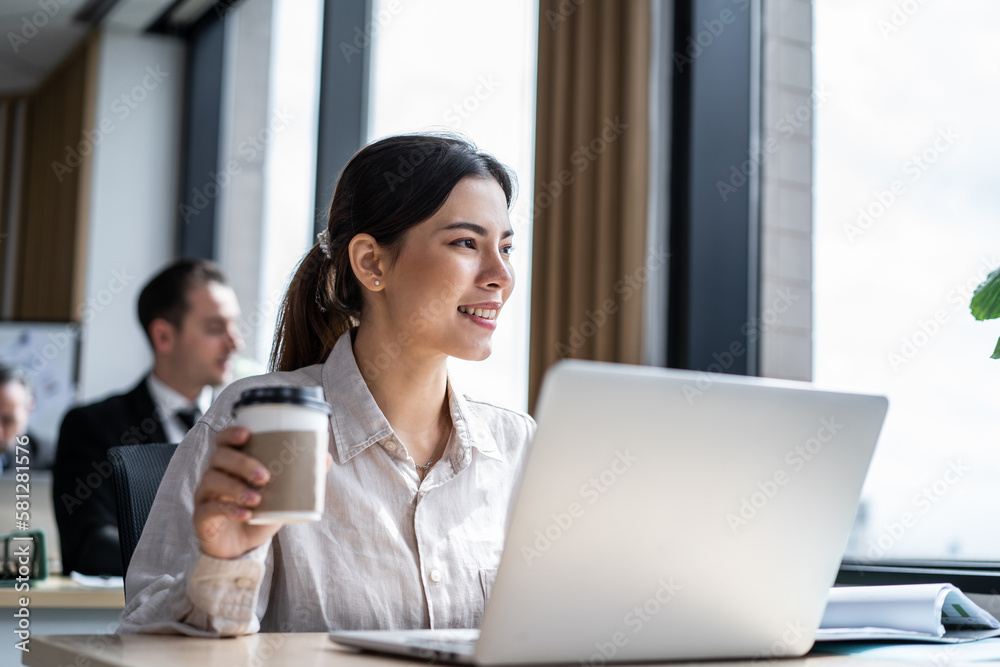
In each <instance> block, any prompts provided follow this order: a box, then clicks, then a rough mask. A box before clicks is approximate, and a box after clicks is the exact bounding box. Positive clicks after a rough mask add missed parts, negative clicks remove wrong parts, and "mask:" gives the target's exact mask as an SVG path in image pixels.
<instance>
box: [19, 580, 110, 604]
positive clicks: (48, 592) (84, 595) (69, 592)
mask: <svg viewBox="0 0 1000 667" xmlns="http://www.w3.org/2000/svg"><path fill="white" fill-rule="evenodd" d="M30 584H31V590H30V591H29V592H27V593H22V592H19V591H16V590H14V587H13V586H9V587H8V586H4V587H0V607H19V606H21V605H20V603H19V602H18V600H19V599H20V598H22V597H27V598H30V599H31V604H30V606H31V607H50V608H59V609H66V608H83V609H124V608H125V591H124V590H123V589H121V588H88V587H87V586H83V585H81V584H78V583H76V582H75V581H73V580H72V579H70V578H69V577H63V576H51V577H48V578H47V579H43V580H42V581H32V582H30Z"/></svg>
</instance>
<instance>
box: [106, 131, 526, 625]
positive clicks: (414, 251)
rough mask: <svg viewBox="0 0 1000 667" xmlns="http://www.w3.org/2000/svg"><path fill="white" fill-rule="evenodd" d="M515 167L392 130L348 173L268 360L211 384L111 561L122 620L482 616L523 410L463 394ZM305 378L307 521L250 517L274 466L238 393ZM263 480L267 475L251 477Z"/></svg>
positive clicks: (500, 263)
mask: <svg viewBox="0 0 1000 667" xmlns="http://www.w3.org/2000/svg"><path fill="white" fill-rule="evenodd" d="M513 188H514V183H513V174H512V173H510V172H509V171H508V169H507V168H506V167H504V166H503V165H501V164H500V163H499V162H498V161H497V160H496V159H495V158H494V157H492V156H490V155H488V154H486V153H482V152H480V151H478V150H477V149H476V147H475V146H473V145H472V144H470V143H468V142H466V141H464V140H461V139H459V138H456V137H449V136H436V135H407V136H397V137H389V138H386V139H383V140H380V141H378V142H375V143H374V144H371V145H369V146H367V147H365V148H363V149H362V150H360V151H359V152H358V153H357V154H355V155H354V156H353V157H352V158H351V160H350V161H349V162H348V164H347V165H346V166H345V167H344V170H343V171H342V173H341V175H340V178H339V180H338V183H337V187H336V190H335V193H334V196H333V201H332V203H331V205H330V213H329V218H328V219H329V222H328V224H327V228H326V229H325V230H324V231H323V232H321V233H320V234H319V243H318V244H317V245H315V246H314V247H313V248H312V249H311V250H310V251H309V252H308V253H307V254H306V255H305V257H304V258H303V259H302V261H301V263H300V264H299V267H298V269H297V271H296V273H295V275H294V277H293V278H292V281H291V284H290V286H289V288H288V292H287V294H286V295H285V299H284V302H283V304H282V310H281V314H280V319H279V324H278V331H277V335H276V338H275V341H274V346H273V349H272V355H271V369H272V371H273V372H271V373H268V374H266V375H262V376H260V377H254V378H245V379H241V380H238V381H236V382H234V383H233V384H231V385H230V386H229V387H227V388H226V390H225V391H223V392H222V394H221V395H220V396H219V398H218V400H217V401H216V402H215V404H214V405H213V406H212V408H211V409H210V410H209V412H208V413H207V414H206V415H205V417H204V418H203V419H202V421H201V422H199V423H198V425H197V426H195V428H194V429H193V430H192V431H191V433H189V434H188V436H187V438H185V439H184V442H182V443H181V446H180V447H179V448H178V450H177V453H176V454H175V455H174V458H173V460H172V461H171V464H170V468H169V470H167V473H166V476H165V477H164V480H163V483H162V485H161V487H160V493H159V494H158V495H157V499H156V502H155V503H154V505H153V508H152V510H151V512H150V516H149V520H148V521H147V523H146V527H145V530H144V532H143V534H142V538H141V540H140V542H139V545H138V547H137V548H136V551H135V553H134V555H133V558H132V561H131V564H130V566H129V571H128V573H127V575H126V582H127V585H126V589H125V590H126V592H127V600H126V608H125V612H124V614H123V616H122V624H121V631H122V632H182V633H186V634H192V635H201V636H225V635H239V634H246V633H252V632H257V631H261V630H263V631H282V632H287V631H293V632H309V631H327V630H335V629H336V630H343V629H378V628H399V629H403V628H427V627H439V628H457V627H476V626H478V625H479V622H480V619H481V617H482V613H483V607H484V604H485V598H486V591H488V590H489V587H490V586H491V585H492V582H493V576H494V575H495V572H496V568H497V565H498V563H499V560H500V553H501V551H502V549H503V542H504V525H505V519H506V515H507V508H508V505H509V503H510V500H511V494H512V491H513V487H514V484H515V480H516V479H517V476H518V473H519V471H520V465H521V461H522V459H523V457H524V455H525V453H526V450H527V446H528V444H529V443H530V442H531V440H532V438H533V437H534V433H535V422H534V420H533V419H532V418H531V417H530V416H528V415H527V414H525V413H523V412H519V411H515V410H509V409H506V408H502V407H498V406H496V405H493V404H490V403H487V402H484V401H479V400H476V399H474V398H472V397H469V396H466V395H465V394H464V393H463V392H462V390H461V388H460V387H458V386H457V383H456V382H455V378H454V377H453V376H451V375H450V374H449V373H448V368H447V360H448V358H449V357H457V358H460V359H467V360H483V359H486V358H487V357H489V355H490V353H491V351H492V338H493V331H494V330H495V328H496V326H497V317H498V315H499V314H500V312H501V311H502V309H503V306H504V303H506V301H507V299H508V298H509V297H510V295H511V292H512V291H513V288H514V273H513V268H512V265H511V259H510V254H511V251H512V249H513V239H512V237H513V233H514V232H513V229H512V228H511V224H510V218H509V209H510V206H511V202H512V199H513ZM274 385H297V386H321V387H322V389H323V393H324V395H325V397H326V401H327V402H328V403H329V404H330V407H331V410H332V416H331V418H330V435H331V438H330V444H329V454H328V458H327V472H326V480H327V486H326V498H325V508H324V513H323V515H322V518H321V519H320V520H319V521H317V522H313V523H290V524H287V525H284V526H281V525H251V524H249V523H247V521H248V519H249V518H250V514H251V510H252V509H253V508H254V507H255V506H256V505H257V504H258V503H259V502H260V499H261V496H260V490H261V488H262V485H266V481H267V479H268V477H269V475H270V473H269V472H268V470H267V468H266V467H265V466H264V465H263V464H262V463H261V462H260V461H258V460H256V459H254V458H252V457H250V456H248V455H247V454H245V453H243V452H242V451H241V447H242V446H243V445H245V444H246V442H247V440H248V437H249V432H248V431H247V429H245V428H239V427H234V426H232V425H231V423H232V419H233V415H232V408H233V404H234V403H235V401H236V400H237V399H238V398H239V397H240V395H241V394H242V392H243V391H245V390H246V389H249V388H255V387H266V386H274ZM265 492H266V488H265Z"/></svg>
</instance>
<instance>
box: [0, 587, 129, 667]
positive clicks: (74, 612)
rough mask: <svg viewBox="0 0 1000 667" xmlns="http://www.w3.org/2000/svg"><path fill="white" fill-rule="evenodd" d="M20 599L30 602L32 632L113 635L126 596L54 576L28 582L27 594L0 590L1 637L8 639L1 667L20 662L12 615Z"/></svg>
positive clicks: (0, 646) (0, 658) (2, 650)
mask: <svg viewBox="0 0 1000 667" xmlns="http://www.w3.org/2000/svg"><path fill="white" fill-rule="evenodd" d="M22 597H26V598H28V599H29V600H30V602H29V603H28V610H29V612H30V614H31V615H30V619H31V632H32V634H39V635H44V634H56V633H70V632H73V633H87V634H89V633H105V634H106V633H112V632H114V631H115V630H117V629H118V621H119V618H120V616H121V613H122V609H124V608H125V593H124V591H123V590H122V589H121V588H87V587H85V586H81V585H80V584H78V583H76V582H75V581H73V580H72V579H70V578H69V577H62V576H53V577H49V578H48V579H45V580H44V581H38V582H31V590H30V591H28V592H27V593H22V592H18V591H16V590H14V589H13V588H0V635H2V636H3V637H6V638H7V639H5V640H4V641H3V643H0V665H5V666H6V665H16V664H18V663H19V662H20V661H21V651H19V650H17V649H16V648H15V647H14V642H15V641H17V639H16V635H15V634H14V630H15V629H16V627H15V624H16V623H17V620H18V619H17V618H16V617H15V616H14V613H15V612H17V611H18V610H19V609H20V607H21V604H20V598H22ZM84 636H86V635H84ZM32 644H34V641H32ZM68 664H72V663H68Z"/></svg>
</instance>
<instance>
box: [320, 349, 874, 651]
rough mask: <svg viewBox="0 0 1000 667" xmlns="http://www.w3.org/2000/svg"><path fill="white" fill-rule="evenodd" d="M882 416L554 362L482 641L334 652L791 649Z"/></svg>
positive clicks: (746, 387)
mask: <svg viewBox="0 0 1000 667" xmlns="http://www.w3.org/2000/svg"><path fill="white" fill-rule="evenodd" d="M887 408H888V401H887V400H886V398H885V397H882V396H868V395H859V394H849V393H842V392H833V391H824V390H821V389H818V388H815V387H814V386H813V385H810V384H806V383H797V382H790V381H781V380H770V379H762V378H749V377H739V376H729V375H721V374H712V375H709V374H705V373H696V372H689V371H678V370H670V369H662V368H654V367H645V366H633V365H625V364H611V363H604V362H588V361H578V360H566V361H561V362H559V363H557V364H555V365H554V366H553V367H552V368H551V369H550V370H549V372H548V373H547V374H546V376H545V379H544V382H543V385H542V390H541V393H540V395H539V402H538V410H537V420H538V430H537V433H536V435H535V440H534V443H533V445H532V447H531V450H530V452H529V455H528V456H527V457H526V460H525V464H524V468H523V470H522V474H521V478H520V484H519V488H518V489H517V491H516V493H515V495H514V498H515V499H514V501H513V504H512V507H511V509H510V514H509V520H508V527H507V537H506V542H505V547H504V552H503V555H502V557H501V561H500V565H499V568H498V571H497V576H496V580H495V582H494V584H493V587H492V592H491V593H490V597H489V599H488V600H487V602H486V607H485V611H484V616H483V620H482V623H481V626H480V629H479V630H474V629H473V630H413V631H369V632H363V631H362V632H331V633H330V638H331V639H332V640H333V641H335V642H337V643H338V644H342V645H346V646H351V647H354V648H359V649H364V650H369V651H379V652H387V653H394V654H400V655H405V656H413V657H419V658H425V659H435V660H441V661H446V662H459V663H473V664H478V665H499V664H514V663H520V664H527V663H536V664H537V663H579V664H583V665H603V664H605V663H608V662H634V661H664V660H706V659H730V658H760V659H770V658H777V657H792V656H800V655H803V654H804V653H806V652H807V651H808V650H809V648H810V647H811V646H812V643H813V636H814V634H815V632H816V629H817V628H818V627H819V623H820V619H821V618H822V615H823V610H824V607H825V605H826V599H827V594H828V592H829V589H830V587H831V586H832V585H833V582H834V579H835V578H836V575H837V571H838V568H839V565H840V561H841V558H842V557H843V554H844V550H845V549H846V545H847V540H848V535H849V533H850V529H851V525H852V522H853V519H854V515H855V512H856V509H857V504H858V499H859V496H860V493H861V487H862V484H863V482H864V479H865V474H866V472H867V469H868V464H869V461H870V460H871V456H872V452H873V451H874V448H875V443H876V441H877V439H878V434H879V431H880V430H881V427H882V423H883V420H884V419H885V414H886V410H887Z"/></svg>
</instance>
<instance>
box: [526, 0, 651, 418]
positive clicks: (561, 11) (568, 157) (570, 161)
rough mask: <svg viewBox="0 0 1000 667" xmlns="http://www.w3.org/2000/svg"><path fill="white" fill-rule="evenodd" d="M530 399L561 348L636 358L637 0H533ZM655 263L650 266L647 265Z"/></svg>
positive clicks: (645, 70) (640, 245) (643, 116)
mask: <svg viewBox="0 0 1000 667" xmlns="http://www.w3.org/2000/svg"><path fill="white" fill-rule="evenodd" d="M539 9H540V14H539V24H538V96H537V119H536V136H535V182H534V185H535V193H534V201H533V209H534V216H533V221H534V232H533V237H532V238H533V246H534V247H533V250H532V252H533V259H532V292H531V354H530V373H529V404H530V406H531V409H532V410H534V406H535V402H536V399H537V396H538V390H539V388H540V385H541V381H542V376H543V375H544V374H545V371H546V370H547V369H548V367H549V366H551V365H552V364H553V363H554V362H556V361H557V360H559V359H561V358H567V357H571V358H577V359H594V360H600V361H617V362H625V363H640V362H641V354H642V343H643V340H642V322H643V308H642V304H643V296H642V293H643V285H644V284H645V282H646V281H647V280H648V279H649V275H650V270H649V269H650V267H649V266H647V265H648V264H649V263H650V261H651V260H652V261H654V262H655V261H660V262H662V260H657V259H656V258H655V257H652V256H648V253H647V247H646V245H647V243H646V237H647V234H646V208H647V206H646V201H647V195H648V193H647V189H648V141H649V130H648V127H649V60H650V30H651V25H650V24H651V16H650V4H649V1H648V0H587V1H583V2H581V1H580V0H541V3H540V8H539ZM653 268H655V267H653Z"/></svg>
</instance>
